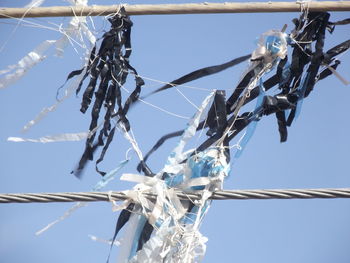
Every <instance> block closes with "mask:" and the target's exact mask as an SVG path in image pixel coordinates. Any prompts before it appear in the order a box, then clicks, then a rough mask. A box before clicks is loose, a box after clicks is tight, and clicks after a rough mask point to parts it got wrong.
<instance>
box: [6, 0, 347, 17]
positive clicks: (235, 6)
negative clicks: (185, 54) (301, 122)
mask: <svg viewBox="0 0 350 263" xmlns="http://www.w3.org/2000/svg"><path fill="white" fill-rule="evenodd" d="M122 6H124V8H125V10H126V12H127V14H128V15H169V14H214V13H272V12H299V11H300V10H301V8H308V9H309V11H350V1H321V2H303V1H296V2H263V3H254V2H242V3H198V4H160V5H122ZM120 7H121V5H109V6H106V5H105V6H102V5H94V6H51V7H34V8H31V9H28V8H0V18H21V17H23V16H24V17H58V16H59V17H62V16H75V15H77V16H106V15H110V14H113V13H116V12H117V11H118V10H119V9H120Z"/></svg>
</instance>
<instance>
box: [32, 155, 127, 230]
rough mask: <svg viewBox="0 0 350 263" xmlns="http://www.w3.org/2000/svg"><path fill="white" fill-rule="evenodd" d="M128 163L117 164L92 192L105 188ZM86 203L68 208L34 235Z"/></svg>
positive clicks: (63, 218)
mask: <svg viewBox="0 0 350 263" xmlns="http://www.w3.org/2000/svg"><path fill="white" fill-rule="evenodd" d="M128 162H129V159H126V160H124V161H122V162H120V163H119V165H118V166H117V167H116V168H115V169H113V170H112V171H110V172H108V173H107V174H106V175H105V176H104V177H103V178H102V180H100V181H99V182H98V183H97V184H96V185H95V187H94V188H93V189H92V191H100V190H101V189H103V188H104V187H106V186H107V184H108V183H109V182H110V181H112V180H113V179H114V177H115V175H116V174H117V173H118V172H119V170H120V169H122V168H123V167H124V166H125V165H126V164H127V163H128ZM87 205H88V203H87V202H77V203H76V204H74V205H73V206H72V207H71V208H69V209H68V210H67V211H66V212H65V213H64V214H63V215H62V216H60V217H59V218H58V219H56V220H55V221H53V222H51V223H50V224H48V225H47V226H45V227H44V228H42V229H41V230H39V231H37V232H36V233H35V235H37V236H38V235H41V234H42V233H44V232H45V231H47V230H49V229H50V228H51V227H52V226H54V225H56V224H57V223H59V222H61V221H63V220H65V219H66V218H67V217H69V216H70V215H72V214H73V213H74V212H75V211H76V210H78V209H79V208H81V207H84V206H87Z"/></svg>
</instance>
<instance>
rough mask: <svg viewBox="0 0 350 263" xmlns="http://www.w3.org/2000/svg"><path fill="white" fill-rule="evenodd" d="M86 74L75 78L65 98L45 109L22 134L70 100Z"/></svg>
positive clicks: (27, 125) (30, 122)
mask: <svg viewBox="0 0 350 263" xmlns="http://www.w3.org/2000/svg"><path fill="white" fill-rule="evenodd" d="M86 58H87V59H88V55H86ZM84 74H85V70H83V72H82V73H81V74H80V75H79V76H77V77H76V78H75V80H74V81H73V83H72V84H71V85H70V86H69V88H67V89H66V91H65V94H64V96H63V97H62V98H61V99H60V100H59V101H57V102H56V103H55V104H53V105H51V106H49V107H45V108H43V109H42V110H41V111H40V112H39V114H38V115H37V116H36V117H35V118H34V119H33V120H31V121H29V122H28V123H27V124H26V125H24V127H23V128H22V132H26V131H28V130H29V129H30V128H31V127H32V126H34V125H35V124H37V123H38V122H39V121H41V120H42V119H43V118H45V117H46V115H47V114H48V113H49V112H53V111H55V110H56V108H57V107H58V106H59V105H60V104H61V103H62V102H63V101H65V100H66V99H68V98H69V97H70V96H71V95H72V94H73V92H74V91H75V90H76V89H77V88H78V85H79V83H80V81H81V80H82V79H83V77H84Z"/></svg>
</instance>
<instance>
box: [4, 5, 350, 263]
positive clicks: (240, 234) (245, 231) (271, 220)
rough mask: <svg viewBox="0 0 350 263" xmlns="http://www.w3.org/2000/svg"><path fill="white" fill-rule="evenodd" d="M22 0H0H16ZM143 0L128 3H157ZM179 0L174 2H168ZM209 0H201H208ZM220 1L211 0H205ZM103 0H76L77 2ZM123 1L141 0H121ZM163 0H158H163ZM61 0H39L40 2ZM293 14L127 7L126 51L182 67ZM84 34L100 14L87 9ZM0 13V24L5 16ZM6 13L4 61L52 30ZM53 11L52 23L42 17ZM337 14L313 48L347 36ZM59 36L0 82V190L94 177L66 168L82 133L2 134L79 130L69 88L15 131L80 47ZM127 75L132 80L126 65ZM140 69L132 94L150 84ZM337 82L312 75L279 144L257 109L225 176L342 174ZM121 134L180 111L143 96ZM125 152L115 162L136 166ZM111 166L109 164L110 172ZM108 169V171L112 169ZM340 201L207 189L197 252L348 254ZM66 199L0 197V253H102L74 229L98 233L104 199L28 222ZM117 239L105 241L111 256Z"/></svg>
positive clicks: (244, 259) (182, 103) (150, 140)
mask: <svg viewBox="0 0 350 263" xmlns="http://www.w3.org/2000/svg"><path fill="white" fill-rule="evenodd" d="M27 2H28V1H16V3H13V2H12V1H0V5H1V6H15V5H16V6H23V5H25V4H27ZM160 2H162V1H147V2H145V1H144V2H142V3H160ZM177 2H185V1H177ZM193 2H199V1H193ZM213 2H214V1H213ZM216 2H220V1H216ZM97 3H98V4H112V3H115V2H112V1H89V4H97ZM127 3H129V4H135V3H141V2H136V1H127ZM163 3H165V1H163ZM56 4H61V5H62V4H67V3H64V2H62V1H47V3H46V5H56ZM298 15H299V14H298V13H283V14H217V15H164V16H138V17H132V20H133V22H134V26H133V31H132V44H133V53H132V55H131V64H132V65H133V66H134V67H135V68H136V69H137V70H138V72H139V74H140V75H141V76H145V77H147V78H152V79H155V80H161V81H171V80H173V79H175V78H177V77H179V76H181V75H183V74H186V73H188V72H190V71H193V70H195V69H198V68H201V67H205V66H210V65H216V64H220V63H223V62H226V61H229V60H231V59H233V58H235V57H238V56H241V55H245V54H248V53H249V52H252V51H253V50H254V49H255V40H256V38H257V37H258V36H259V35H260V34H261V33H264V32H266V31H268V30H270V29H281V28H282V27H283V25H284V24H288V28H287V32H289V31H290V30H291V29H292V23H291V20H292V19H293V18H294V17H298ZM348 16H349V13H348V12H344V13H340V12H338V13H331V20H332V21H336V20H341V19H345V18H348ZM30 21H33V22H36V23H41V24H43V25H45V26H50V27H53V28H56V29H57V26H56V25H59V24H61V23H67V22H68V21H69V18H43V19H32V20H30ZM94 21H95V27H96V30H95V31H96V35H97V36H101V35H102V34H103V30H108V29H109V24H108V22H106V21H105V20H104V19H103V18H102V17H99V18H94ZM8 23H10V24H8ZM16 23H17V21H15V20H10V19H6V20H1V21H0V28H1V35H2V36H3V37H1V40H0V45H2V46H3V44H4V43H5V41H7V44H6V45H5V46H4V48H3V49H2V50H1V53H0V56H1V60H0V69H5V68H6V66H7V65H11V64H15V63H16V62H17V61H18V60H19V59H20V58H22V57H23V56H24V55H26V54H27V53H28V52H30V51H31V50H32V49H34V48H35V47H36V46H37V45H38V44H39V43H41V42H42V41H44V40H46V39H58V38H59V37H60V34H59V33H58V32H57V31H53V30H48V29H44V28H34V27H26V26H19V27H18V28H17V29H16V31H15V32H14V33H12V32H13V30H14V28H15V25H16ZM53 23H55V24H56V25H55V24H53ZM349 32H350V31H349V26H338V27H337V28H336V30H335V32H334V33H333V35H330V34H327V37H326V47H325V48H326V49H327V48H330V47H332V46H335V45H336V44H338V43H340V42H342V41H345V40H347V39H349ZM77 50H78V53H76V52H75V51H74V49H73V48H71V47H68V48H67V49H66V52H65V54H64V57H63V58H58V57H55V56H53V53H54V50H53V49H52V50H50V51H49V52H48V58H47V59H46V60H45V61H43V62H42V63H40V64H38V65H37V66H36V67H35V68H33V69H32V70H30V71H29V72H28V73H27V74H26V75H25V77H23V78H22V79H21V80H19V81H18V82H16V83H15V84H14V85H11V86H9V87H8V88H6V89H3V90H0V93H1V96H0V112H1V113H2V114H1V115H0V116H1V126H2V128H1V129H0V149H1V163H2V165H1V166H0V172H1V178H2V182H1V184H0V192H2V193H17V192H37V193H40V192H69V191H89V190H90V189H91V188H92V187H93V186H94V185H95V183H96V182H97V181H98V180H99V179H100V177H99V175H98V174H97V173H96V172H95V170H94V165H93V163H90V165H89V167H88V169H87V171H86V173H85V176H84V177H83V178H82V180H78V179H76V178H75V177H74V176H72V175H71V174H70V171H71V170H72V168H74V166H75V164H76V163H77V161H78V160H79V157H80V155H81V153H82V151H83V147H84V141H81V142H64V143H48V144H37V143H13V142H7V141H6V140H7V138H8V137H10V136H19V137H26V138H38V137H41V136H45V135H52V134H60V133H65V132H82V131H86V130H87V129H88V124H89V119H90V115H89V113H87V114H86V115H83V114H81V113H80V111H79V108H80V102H81V95H79V96H78V97H75V96H72V97H71V98H69V99H68V100H67V101H65V102H64V103H62V104H61V105H60V107H58V108H57V110H56V111H55V112H52V113H50V114H49V115H48V116H47V117H46V118H45V119H43V120H42V121H41V122H39V123H38V124H37V125H35V126H34V127H33V128H32V129H31V130H30V131H29V132H27V133H25V134H22V133H21V132H20V131H21V129H22V127H23V126H24V124H26V123H27V122H28V121H29V120H31V119H33V118H34V117H35V116H36V114H37V113H39V112H40V111H41V110H42V108H44V107H47V106H50V105H52V104H54V103H55V96H56V91H57V88H58V87H59V86H60V85H61V84H62V83H63V82H64V81H65V79H66V76H67V74H68V73H69V72H70V71H72V70H74V69H78V68H80V66H81V60H80V57H81V56H82V52H83V50H82V49H79V48H77ZM341 61H342V64H341V65H340V66H339V68H338V70H337V71H338V72H339V74H341V75H342V76H343V77H345V78H347V79H348V80H350V74H349V73H350V62H349V61H350V57H349V53H346V54H345V55H344V56H342V57H341ZM246 67H247V64H245V63H242V64H241V65H239V66H237V67H235V68H232V69H229V70H226V71H224V72H222V73H220V74H217V75H214V76H210V77H207V78H204V79H201V80H198V81H194V82H191V83H189V85H190V86H192V87H199V88H201V89H204V90H198V89H190V88H185V87H182V88H181V91H182V92H183V93H184V94H185V95H186V97H188V98H189V99H190V100H191V101H193V102H194V103H195V104H197V105H198V104H199V103H200V102H201V101H202V100H203V99H204V98H205V97H206V96H207V94H208V93H209V92H210V90H211V89H225V90H227V93H228V94H230V92H232V89H233V88H234V87H235V85H236V84H237V82H238V81H239V77H240V76H241V74H242V73H243V72H244V70H245V69H246ZM130 80H131V81H130V82H129V84H128V85H127V87H128V88H130V89H131V88H132V87H133V86H132V85H133V81H132V78H130ZM145 80H146V86H145V88H144V89H143V92H144V94H146V93H148V92H149V91H150V90H153V89H155V88H158V87H160V86H161V83H159V82H156V81H151V80H147V79H145ZM349 88H350V87H349V86H344V85H343V84H342V83H341V82H340V81H339V80H338V79H337V78H335V77H334V76H331V77H329V78H327V79H325V80H323V81H322V82H320V83H318V84H317V85H316V87H315V89H314V91H313V92H312V93H311V95H310V96H309V97H308V98H307V99H306V100H305V101H304V104H303V108H302V112H301V115H300V117H299V118H298V120H297V121H296V122H295V123H294V124H293V126H292V127H291V128H290V129H289V137H288V141H287V142H286V143H283V144H281V143H280V142H279V134H278V128H277V124H276V121H275V118H274V117H273V116H268V117H264V118H263V119H262V120H261V121H260V122H259V124H258V126H257V130H256V132H255V134H254V136H253V138H252V139H251V141H250V142H249V144H248V146H247V148H246V149H245V151H244V153H243V155H242V156H241V157H240V158H239V160H238V161H237V162H236V163H235V164H234V165H233V166H232V167H231V174H230V176H229V177H228V178H227V180H226V182H225V189H265V188H283V189H284V188H318V187H324V188H328V187H349V185H350V172H349V171H350V168H349V153H348V152H349V148H350V137H349V135H348V134H349V133H350V120H349V117H348V100H349V98H350V89H349ZM148 101H149V102H151V103H153V104H155V105H157V106H159V107H162V108H165V109H167V110H169V111H171V112H174V113H177V114H179V115H184V116H191V115H192V114H193V113H194V111H195V108H194V107H193V106H192V105H190V104H189V103H188V102H187V101H186V100H184V98H183V97H182V96H180V95H179V94H178V93H177V92H176V91H167V92H163V93H161V94H159V95H155V96H153V97H150V98H149V99H148ZM129 119H130V120H131V125H132V127H133V131H134V134H135V136H136V139H137V141H138V143H139V145H140V148H141V150H142V151H143V152H146V151H147V150H148V149H150V147H151V146H152V145H153V144H154V143H155V141H156V140H157V139H158V138H159V137H160V136H162V135H163V134H166V133H168V132H172V131H175V130H178V129H182V128H183V127H185V125H186V120H184V119H181V118H176V117H174V116H170V115H168V114H165V113H164V112H161V111H159V110H156V109H154V108H152V107H149V106H148V105H144V104H138V105H137V107H135V108H134V109H133V110H132V111H130V113H129ZM176 142H177V140H176V139H174V140H169V141H168V142H167V143H166V144H165V145H164V147H162V148H161V149H160V150H159V151H158V152H157V153H156V154H154V155H153V156H152V157H151V158H150V161H149V165H150V166H151V167H152V169H153V170H154V171H157V170H159V169H161V167H162V165H163V163H164V162H165V160H166V157H167V155H168V153H169V152H170V151H171V149H172V148H173V147H174V146H175V145H176ZM128 147H129V146H128V143H127V142H125V140H124V139H123V137H122V136H121V135H120V134H118V135H117V136H116V137H115V140H114V142H113V143H112V144H111V146H110V150H109V152H108V154H107V155H106V157H105V161H104V162H103V163H102V165H101V168H102V169H104V170H105V171H108V170H111V169H113V168H115V167H116V166H117V165H118V163H119V162H120V161H121V160H123V159H124V158H125V152H126V150H127V149H128ZM136 161H137V158H136V155H134V156H133V160H132V161H131V162H130V163H129V164H128V166H126V167H125V168H124V169H123V170H122V171H121V173H120V175H121V174H122V173H123V172H134V173H135V172H136V170H135V166H136V163H137V162H136ZM120 175H119V176H120ZM119 176H118V177H119ZM130 187H132V184H129V183H125V182H121V181H119V179H118V178H116V179H115V180H114V181H113V182H112V183H110V184H109V185H108V187H107V188H106V190H125V189H128V188H130ZM349 204H350V203H349V200H346V199H334V200H326V199H325V200H322V199H316V200H268V201H267V200H261V201H257V200H247V201H232V200H231V201H214V202H213V205H212V207H211V209H210V211H209V213H208V215H207V216H206V218H205V220H204V222H203V225H202V228H201V230H202V233H203V234H204V235H205V236H207V237H208V238H209V241H208V243H207V254H206V257H205V259H204V261H203V262H241V263H248V262H269V263H271V262H287V263H289V262H293V263H294V262H301V263H303V262H305V263H306V262H320V263H322V262H339V263H347V262H349V261H350V252H349V249H348V244H349V242H350V227H349V220H350V209H349ZM71 205H72V204H65V203H51V204H2V205H0V215H1V216H0V257H1V259H2V260H1V261H3V262H8V263H14V262H24V261H30V262H52V263H56V262H104V261H105V259H106V257H107V254H108V249H109V247H108V246H107V245H106V244H103V243H97V242H94V241H91V240H90V238H89V237H88V235H90V234H91V235H95V236H98V237H100V238H104V239H109V238H110V237H111V236H112V235H113V232H114V228H115V223H116V219H117V217H118V213H113V212H112V211H111V205H110V204H108V203H101V202H100V203H90V204H89V205H88V206H87V207H84V208H82V209H80V210H78V211H77V212H76V213H74V214H73V215H72V216H71V217H70V218H68V219H66V220H65V221H63V222H61V223H59V224H57V225H56V226H54V227H53V228H51V229H50V230H48V231H47V232H45V233H44V234H42V235H40V236H35V232H36V231H37V230H39V229H40V228H42V227H44V226H45V225H47V224H48V223H49V222H51V221H53V220H55V219H56V218H58V217H59V216H61V215H62V214H63V213H64V212H65V211H66V210H67V209H68V208H69V207H70V206H71ZM117 252H118V250H117V249H114V251H113V253H112V257H111V258H112V260H111V261H112V262H113V261H114V259H115V258H116V253H117Z"/></svg>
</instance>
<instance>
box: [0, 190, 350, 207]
mask: <svg viewBox="0 0 350 263" xmlns="http://www.w3.org/2000/svg"><path fill="white" fill-rule="evenodd" d="M176 194H177V195H178V197H179V198H180V199H187V200H188V199H200V197H201V193H200V192H199V193H184V192H177V193H176ZM144 196H145V197H147V198H150V199H155V195H154V194H151V193H144ZM128 198H129V197H128V196H127V195H126V194H125V193H123V192H69V193H23V194H22V193H18V194H0V203H51V202H79V201H81V202H97V201H111V200H116V201H117V200H125V199H128ZM314 198H350V188H318V189H264V190H224V191H216V192H214V193H213V195H212V196H211V198H210V199H213V200H247V199H314Z"/></svg>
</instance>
